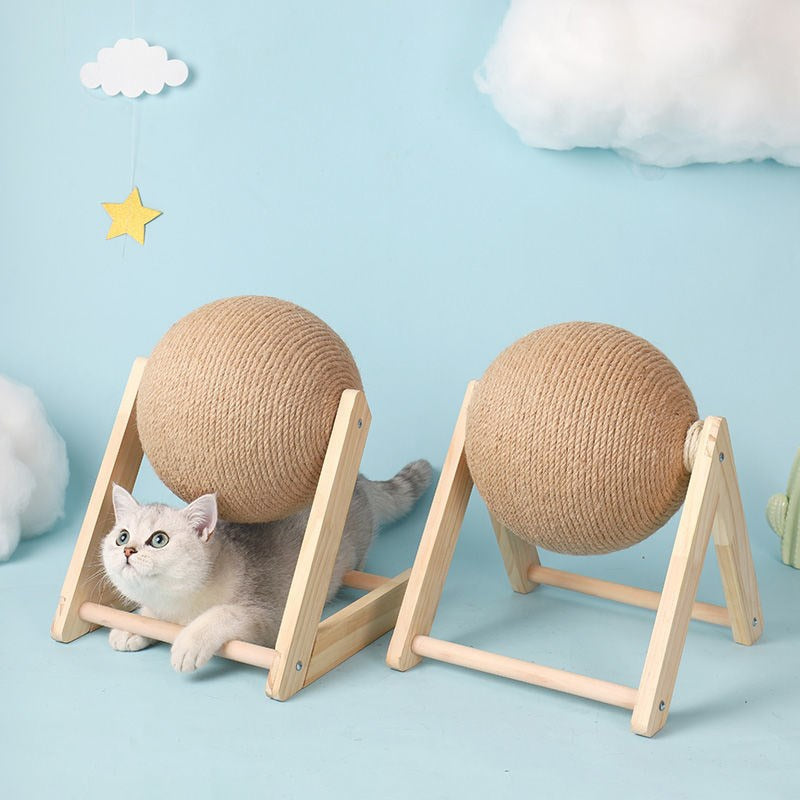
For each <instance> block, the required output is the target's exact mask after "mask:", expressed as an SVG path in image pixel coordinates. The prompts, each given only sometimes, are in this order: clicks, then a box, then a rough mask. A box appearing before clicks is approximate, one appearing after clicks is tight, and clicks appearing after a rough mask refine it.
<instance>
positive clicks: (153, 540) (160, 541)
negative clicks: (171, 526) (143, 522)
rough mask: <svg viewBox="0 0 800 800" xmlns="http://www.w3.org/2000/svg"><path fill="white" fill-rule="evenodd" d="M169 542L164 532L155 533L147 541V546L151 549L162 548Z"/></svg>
mask: <svg viewBox="0 0 800 800" xmlns="http://www.w3.org/2000/svg"><path fill="white" fill-rule="evenodd" d="M168 541H169V536H167V534H166V533H164V531H156V532H155V533H154V534H153V535H152V536H151V537H150V538H149V539H148V540H147V544H149V545H150V546H151V547H164V545H165V544H166V543H167V542H168Z"/></svg>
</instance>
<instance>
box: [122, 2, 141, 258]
mask: <svg viewBox="0 0 800 800" xmlns="http://www.w3.org/2000/svg"><path fill="white" fill-rule="evenodd" d="M135 38H136V0H131V39H135ZM128 102H129V103H130V106H131V191H133V189H134V187H135V186H136V161H137V155H138V150H139V102H138V100H137V99H136V98H131V99H130V100H128ZM122 239H123V241H122V258H123V259H124V258H125V248H126V246H127V239H128V237H127V236H123V237H122Z"/></svg>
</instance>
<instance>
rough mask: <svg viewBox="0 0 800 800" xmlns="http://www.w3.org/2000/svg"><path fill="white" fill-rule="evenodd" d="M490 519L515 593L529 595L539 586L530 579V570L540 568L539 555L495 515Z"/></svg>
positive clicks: (490, 515)
mask: <svg viewBox="0 0 800 800" xmlns="http://www.w3.org/2000/svg"><path fill="white" fill-rule="evenodd" d="M489 517H490V519H491V520H492V528H493V529H494V535H495V538H496V539H497V546H498V547H499V548H500V555H501V556H502V558H503V566H504V567H505V568H506V573H507V574H508V580H509V583H510V584H511V588H512V589H513V590H514V591H515V592H520V593H521V594H527V593H528V592H530V591H532V590H533V589H535V588H536V586H537V584H536V582H535V581H534V580H532V579H531V577H530V570H531V568H533V567H537V566H539V553H538V552H537V551H536V548H535V547H534V546H533V545H532V544H530V543H529V542H526V541H524V540H522V539H520V538H519V536H515V535H514V534H513V533H512V532H511V531H510V530H509V529H508V528H506V527H505V525H503V523H502V522H500V521H499V520H497V519H495V517H494V515H493V514H489Z"/></svg>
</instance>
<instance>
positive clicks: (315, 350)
mask: <svg viewBox="0 0 800 800" xmlns="http://www.w3.org/2000/svg"><path fill="white" fill-rule="evenodd" d="M345 389H361V378H360V376H359V373H358V368H357V367H356V364H355V362H354V360H353V357H352V355H351V354H350V351H349V350H348V349H347V346H346V345H345V343H344V342H343V341H342V340H341V339H340V338H339V337H338V336H337V335H336V333H334V331H333V330H331V328H329V327H328V326H327V325H326V324H325V323H324V322H323V321H322V320H321V319H319V318H318V317H316V316H314V314H312V313H311V312H309V311H306V310H305V309H303V308H300V307H299V306H296V305H294V304H292V303H288V302H285V301H283V300H278V299H276V298H273V297H254V296H248V297H233V298H230V299H226V300H218V301H216V302H214V303H210V304H208V305H205V306H203V307H202V308H199V309H197V310H196V311H193V312H192V313H190V314H188V315H187V316H186V317H184V318H183V319H181V320H179V321H178V322H177V323H176V324H175V325H173V326H172V328H170V329H169V331H168V332H167V333H166V335H165V336H164V337H163V338H162V339H161V341H160V342H159V343H158V344H157V345H156V348H155V350H154V351H153V354H152V356H151V357H150V359H149V361H148V363H147V366H146V367H145V370H144V374H143V376H142V383H141V386H140V388H139V394H138V398H137V403H136V416H137V425H138V428H139V436H140V439H141V442H142V447H143V449H144V452H145V453H146V455H147V457H148V459H149V460H150V463H151V464H152V466H153V469H154V470H155V472H156V474H157V475H158V476H159V477H160V478H161V480H162V481H163V482H164V483H165V484H166V485H167V486H168V487H169V488H170V489H171V490H172V491H173V492H174V493H175V494H176V495H178V496H179V497H180V498H182V499H183V500H185V501H187V502H189V501H191V500H194V499H195V498H196V497H198V496H199V495H201V494H204V493H206V492H216V493H217V500H218V504H219V510H220V515H221V516H222V517H223V518H224V519H227V520H231V521H235V522H269V521H272V520H276V519H281V518H283V517H286V516H288V515H289V514H292V513H293V512H295V511H298V510H300V509H301V508H303V507H304V506H306V505H308V504H309V503H310V502H311V500H312V499H313V496H314V492H315V490H316V486H317V481H318V479H319V475H320V471H321V469H322V462H323V459H324V457H325V452H326V449H327V446H328V439H329V438H330V433H331V429H332V427H333V421H334V418H335V417H336V411H337V408H338V405H339V400H340V397H341V394H342V392H343V391H344V390H345Z"/></svg>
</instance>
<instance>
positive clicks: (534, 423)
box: [466, 322, 697, 555]
mask: <svg viewBox="0 0 800 800" xmlns="http://www.w3.org/2000/svg"><path fill="white" fill-rule="evenodd" d="M696 420H697V407H696V405H695V402H694V399H693V397H692V394H691V392H690V391H689V389H688V387H687V386H686V384H685V383H684V381H683V378H682V377H681V375H680V373H679V372H678V370H677V369H676V368H675V366H674V365H673V364H672V363H671V362H670V361H669V360H668V359H667V357H666V356H664V354H663V353H661V352H660V351H659V350H657V349H656V348H655V347H654V346H653V345H651V344H650V343H649V342H646V341H645V340H644V339H640V338H639V337H638V336H634V335H633V334H632V333H629V332H628V331H625V330H622V329H620V328H615V327H613V326H611V325H601V324H597V323H590V322H570V323H565V324H562V325H553V326H551V327H549V328H543V329H541V330H538V331H534V332H533V333H531V334H529V335H528V336H525V337H524V338H522V339H520V340H519V341H517V342H515V343H514V344H512V345H511V347H509V348H508V349H506V350H505V351H503V352H502V353H501V354H500V355H499V356H498V357H497V358H496V359H495V361H494V362H493V363H492V364H491V365H490V366H489V368H488V369H487V370H486V373H485V374H484V376H483V377H482V378H481V380H480V381H479V383H478V386H477V387H476V390H475V393H474V394H473V398H472V402H471V403H470V407H469V410H468V415H467V433H466V452H467V462H468V464H469V468H470V472H471V473H472V477H473V479H474V481H475V485H476V486H477V488H478V491H479V492H480V493H481V495H482V496H483V499H484V501H485V502H486V505H487V506H488V508H489V511H490V512H491V513H492V514H493V515H494V516H495V517H496V518H497V519H498V520H499V521H500V522H501V523H502V524H503V525H505V527H507V528H508V529H509V530H511V531H513V532H514V533H516V534H517V535H518V536H520V537H521V538H523V539H526V540H528V541H530V542H532V543H533V544H536V545H540V546H542V547H544V548H545V549H547V550H554V551H557V552H561V553H573V554H576V555H580V554H588V553H607V552H612V551H615V550H621V549H623V548H625V547H629V546H630V545H632V544H635V543H637V542H639V541H641V540H642V539H645V538H646V537H647V536H649V535H650V534H651V533H653V532H654V531H656V530H657V529H658V528H660V527H661V526H662V525H663V524H664V523H665V522H666V521H667V520H668V519H669V518H670V517H671V516H672V515H673V514H674V513H675V511H677V509H678V507H679V506H680V504H681V503H682V502H683V498H684V496H685V494H686V488H687V486H688V482H689V469H688V468H687V467H689V464H690V463H691V462H688V463H687V465H685V464H684V444H685V443H686V439H687V432H688V431H689V428H690V426H692V425H693V423H694V422H695V421H696ZM696 432H697V428H696V427H695V428H693V434H696ZM694 445H695V446H696V441H694ZM690 449H691V444H690V445H687V458H688V451H689V450H690ZM692 456H693V453H692Z"/></svg>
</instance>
